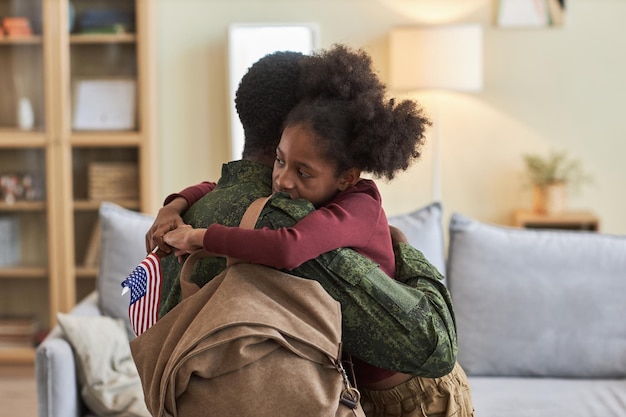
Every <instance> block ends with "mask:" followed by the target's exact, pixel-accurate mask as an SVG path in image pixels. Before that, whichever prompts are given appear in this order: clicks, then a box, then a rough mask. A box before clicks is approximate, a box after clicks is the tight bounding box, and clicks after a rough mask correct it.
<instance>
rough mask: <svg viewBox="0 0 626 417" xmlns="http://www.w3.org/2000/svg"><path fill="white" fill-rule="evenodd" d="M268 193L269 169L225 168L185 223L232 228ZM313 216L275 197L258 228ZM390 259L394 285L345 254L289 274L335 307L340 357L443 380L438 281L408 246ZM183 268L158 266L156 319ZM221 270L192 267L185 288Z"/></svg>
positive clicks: (448, 320)
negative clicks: (316, 288) (308, 282)
mask: <svg viewBox="0 0 626 417" xmlns="http://www.w3.org/2000/svg"><path fill="white" fill-rule="evenodd" d="M270 193H271V169H269V168H268V167H265V166H263V165H260V164H257V163H254V162H251V161H245V160H243V161H235V162H230V163H228V164H225V165H224V166H223V168H222V176H221V178H220V180H219V181H218V183H217V186H216V187H215V189H214V190H213V191H211V192H210V193H208V194H206V195H205V196H204V197H202V198H201V199H200V200H198V201H197V202H196V203H194V204H193V205H192V206H191V207H190V208H189V209H188V210H187V211H186V212H185V214H184V215H183V220H184V221H185V223H187V224H190V225H192V226H193V227H207V226H208V225H210V224H212V223H220V224H224V225H227V226H237V225H238V224H239V222H240V220H241V218H242V217H243V214H244V212H245V211H246V209H247V208H248V206H249V205H250V203H252V201H254V200H256V199H257V198H259V197H264V196H267V195H269V194H270ZM314 209H315V208H314V207H313V206H312V204H311V203H310V202H308V201H305V200H291V199H289V196H288V195H286V194H276V195H274V196H272V198H271V199H270V200H269V201H268V203H267V204H266V205H265V207H264V208H263V210H262V212H261V214H260V216H259V218H258V220H257V223H256V228H261V227H270V228H273V229H276V228H279V227H291V226H293V225H294V224H295V223H297V221H298V220H300V219H301V218H302V217H304V216H306V215H307V214H308V213H310V212H311V211H312V210H314ZM395 255H396V277H395V280H394V279H390V278H389V277H388V276H387V275H386V274H385V273H384V272H383V271H382V270H381V269H380V268H378V266H377V265H376V264H375V263H374V262H372V261H371V260H369V259H368V258H366V257H364V256H362V255H360V254H358V253H357V252H355V251H353V250H351V249H345V248H342V249H337V250H334V251H331V252H327V253H325V254H323V255H321V256H319V257H317V258H315V259H313V260H310V261H307V262H305V263H304V264H302V265H300V266H299V267H297V268H295V269H292V270H290V271H287V272H289V273H291V274H293V275H296V276H299V277H302V278H307V279H313V280H316V281H318V282H319V283H320V284H321V285H322V287H323V288H324V289H325V290H326V291H327V292H328V293H329V294H330V295H331V296H332V297H333V298H334V299H336V300H337V301H339V303H340V304H341V312H342V327H343V329H342V330H343V336H342V340H343V347H344V351H346V352H349V353H351V354H353V355H355V356H357V357H359V358H361V359H362V360H364V361H366V362H368V363H370V364H372V365H374V366H378V367H381V368H385V369H391V370H394V371H397V372H403V373H409V374H413V375H416V376H421V377H430V378H434V377H441V376H443V375H446V374H448V373H449V372H450V371H451V370H452V368H453V367H454V364H455V362H456V353H457V339H456V328H455V320H454V313H453V307H452V302H451V299H450V295H449V293H448V290H447V289H446V287H445V286H444V285H443V284H442V283H441V280H442V278H443V277H442V275H441V274H440V273H439V272H438V271H437V269H436V268H435V267H433V266H432V265H431V264H430V263H429V262H428V261H427V260H426V258H425V257H424V256H423V254H422V253H421V252H420V251H418V250H417V249H415V248H413V247H411V246H410V245H407V244H399V245H398V246H397V247H396V248H395ZM181 267H182V265H181V264H179V263H178V261H177V259H176V257H174V256H173V255H170V256H167V257H166V258H164V259H163V260H162V271H163V288H162V299H161V307H160V311H159V315H160V316H163V315H164V314H166V313H167V312H168V311H169V310H171V309H172V308H173V307H174V306H175V305H176V304H178V303H179V302H180V299H181V292H180V285H179V283H178V279H179V274H180V270H181ZM225 267H226V261H225V260H224V259H220V258H208V259H206V260H204V261H201V262H199V263H198V265H197V266H196V268H195V269H194V272H193V274H192V276H191V281H192V282H195V283H196V284H198V285H199V286H202V285H204V284H205V283H207V282H208V281H210V280H211V279H212V278H214V277H215V276H216V275H218V274H219V273H220V272H221V271H223V270H224V268H225ZM262 278H263V277H259V279H262ZM232 308H237V306H236V305H233V306H232Z"/></svg>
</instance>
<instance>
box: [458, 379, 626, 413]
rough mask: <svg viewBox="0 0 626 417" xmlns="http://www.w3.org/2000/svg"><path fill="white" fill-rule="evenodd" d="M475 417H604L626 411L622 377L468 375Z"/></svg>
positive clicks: (625, 391) (625, 396)
mask: <svg viewBox="0 0 626 417" xmlns="http://www.w3.org/2000/svg"><path fill="white" fill-rule="evenodd" d="M469 382H470V387H471V388H472V399H473V400H474V409H475V410H476V416H478V417H503V416H507V417H509V416H514V417H537V416H542V417H543V416H555V417H556V416H559V417H560V416H567V417H606V416H623V415H625V413H626V409H625V404H626V380H623V379H622V380H617V379H556V378H554V379H553V378H500V377H471V378H469Z"/></svg>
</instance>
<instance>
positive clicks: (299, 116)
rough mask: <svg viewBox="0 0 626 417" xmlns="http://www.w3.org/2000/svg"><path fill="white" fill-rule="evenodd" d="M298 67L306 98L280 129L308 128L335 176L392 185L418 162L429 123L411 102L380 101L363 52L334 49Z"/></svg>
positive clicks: (382, 93) (382, 97)
mask: <svg viewBox="0 0 626 417" xmlns="http://www.w3.org/2000/svg"><path fill="white" fill-rule="evenodd" d="M301 66H302V78H301V79H302V81H301V87H302V93H303V96H304V97H305V99H304V100H303V101H302V102H300V103H299V104H298V105H297V106H296V107H295V108H294V109H293V110H292V111H291V112H290V113H289V116H287V119H286V122H285V126H291V125H294V124H302V125H304V126H305V127H307V128H309V129H311V130H312V131H313V132H314V134H315V135H316V137H317V138H318V139H319V140H320V146H321V148H322V150H323V151H324V152H325V155H326V157H327V158H329V160H331V161H334V162H335V163H336V170H337V174H339V173H341V172H343V171H344V170H346V169H348V168H351V167H356V168H359V169H360V170H362V171H364V172H369V173H372V174H373V175H374V176H376V177H379V178H380V177H384V178H386V179H388V180H391V179H393V178H394V177H395V174H396V173H397V172H398V171H404V170H406V169H407V168H408V167H409V166H410V165H411V163H412V162H414V161H415V160H417V159H418V158H419V157H420V155H421V148H422V146H423V144H424V140H425V130H426V128H427V127H428V126H430V125H431V122H430V120H429V119H428V118H427V117H426V116H425V115H424V114H423V110H422V109H421V108H420V107H419V106H418V104H417V103H416V102H415V101H411V100H403V101H400V102H398V103H396V101H395V100H394V99H387V98H385V96H386V93H387V92H386V87H385V85H384V84H383V83H382V82H381V81H380V80H379V78H378V76H377V75H376V74H375V73H374V71H373V69H372V62H371V58H370V57H369V55H367V53H365V52H364V51H362V50H357V51H352V50H350V49H349V48H348V47H346V46H342V45H336V46H334V47H333V48H332V49H330V50H328V51H321V52H319V53H317V54H314V55H313V56H310V57H305V58H303V60H302V62H301Z"/></svg>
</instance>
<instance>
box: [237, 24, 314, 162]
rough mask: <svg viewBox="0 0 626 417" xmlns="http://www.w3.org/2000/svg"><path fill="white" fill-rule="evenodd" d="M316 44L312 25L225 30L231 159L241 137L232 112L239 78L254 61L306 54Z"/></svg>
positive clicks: (239, 147) (244, 26) (240, 148)
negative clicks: (283, 53) (279, 53)
mask: <svg viewBox="0 0 626 417" xmlns="http://www.w3.org/2000/svg"><path fill="white" fill-rule="evenodd" d="M318 45H319V26H318V25H317V24H315V23H277V24H271V23H259V24H257V23H233V24H231V25H230V26H229V28H228V65H229V69H228V77H229V82H230V84H229V95H228V98H229V100H230V103H229V107H230V109H231V111H230V114H231V116H230V121H231V122H230V126H231V156H232V159H240V158H241V152H242V151H243V142H244V134H243V127H242V126H241V122H240V121H239V117H238V115H237V110H236V109H235V92H236V91H237V88H238V87H239V82H240V81H241V78H242V77H243V76H244V75H245V73H246V72H247V71H248V68H250V66H252V64H254V63H255V62H256V61H258V60H259V59H261V58H262V57H264V56H265V55H267V54H270V53H272V52H276V51H294V52H301V53H303V54H310V53H311V52H313V51H314V50H315V49H316V48H317V47H318Z"/></svg>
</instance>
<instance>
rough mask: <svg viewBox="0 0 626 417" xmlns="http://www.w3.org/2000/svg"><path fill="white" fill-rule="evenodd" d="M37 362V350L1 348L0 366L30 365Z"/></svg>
mask: <svg viewBox="0 0 626 417" xmlns="http://www.w3.org/2000/svg"><path fill="white" fill-rule="evenodd" d="M34 361H35V348H34V347H32V348H28V347H23V348H3V347H0V364H11V365H17V364H30V363H33V362H34Z"/></svg>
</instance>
